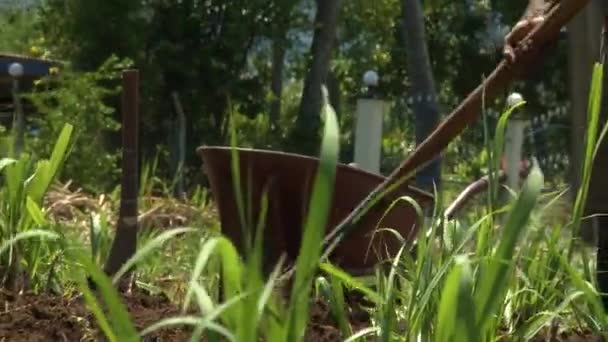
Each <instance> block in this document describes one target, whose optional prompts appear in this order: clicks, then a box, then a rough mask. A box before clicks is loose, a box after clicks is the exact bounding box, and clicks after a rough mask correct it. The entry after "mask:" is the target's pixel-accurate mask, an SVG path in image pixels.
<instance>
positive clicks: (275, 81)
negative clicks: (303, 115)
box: [270, 31, 286, 131]
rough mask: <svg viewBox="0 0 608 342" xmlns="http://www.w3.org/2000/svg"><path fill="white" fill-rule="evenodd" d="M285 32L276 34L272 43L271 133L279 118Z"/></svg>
mask: <svg viewBox="0 0 608 342" xmlns="http://www.w3.org/2000/svg"><path fill="white" fill-rule="evenodd" d="M285 35H286V32H285V31H284V32H280V33H278V35H277V37H276V38H275V39H274V41H273V42H272V76H271V85H270V90H271V91H272V95H273V96H274V99H273V100H272V102H271V104H270V127H271V129H272V131H274V130H275V129H276V128H277V125H278V122H279V118H280V117H281V104H282V96H283V71H284V69H285V68H284V64H285V53H286V46H285V43H286V37H285Z"/></svg>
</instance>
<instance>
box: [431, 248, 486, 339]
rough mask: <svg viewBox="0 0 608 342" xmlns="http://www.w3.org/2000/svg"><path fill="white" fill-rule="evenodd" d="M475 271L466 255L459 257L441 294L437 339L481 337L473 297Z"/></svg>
mask: <svg viewBox="0 0 608 342" xmlns="http://www.w3.org/2000/svg"><path fill="white" fill-rule="evenodd" d="M472 290H473V273H472V270H471V266H470V263H469V260H468V258H467V257H466V256H458V257H456V258H455V265H454V268H453V269H452V271H451V272H450V274H449V276H448V278H447V280H446V282H445V285H444V288H443V292H442V295H441V302H440V304H439V314H438V320H437V341H462V342H469V341H470V342H474V341H478V333H479V331H478V329H477V328H476V327H475V321H476V319H475V308H474V304H473V297H472Z"/></svg>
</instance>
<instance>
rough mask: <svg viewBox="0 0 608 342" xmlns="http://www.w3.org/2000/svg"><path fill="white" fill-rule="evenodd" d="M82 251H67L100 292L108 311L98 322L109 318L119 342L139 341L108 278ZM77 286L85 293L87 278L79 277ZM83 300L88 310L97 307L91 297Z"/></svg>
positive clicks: (125, 309)
mask: <svg viewBox="0 0 608 342" xmlns="http://www.w3.org/2000/svg"><path fill="white" fill-rule="evenodd" d="M84 250H85V249H84V248H80V247H75V248H74V247H72V248H69V249H68V253H69V255H70V257H71V259H72V260H74V261H76V262H78V263H79V264H80V265H82V267H83V268H84V270H85V272H86V273H87V274H88V275H89V276H90V279H91V280H93V282H94V283H95V285H96V288H97V289H98V290H99V291H100V294H101V297H102V299H103V300H104V303H105V307H106V309H107V310H108V312H107V313H106V314H105V318H103V317H102V319H101V321H100V322H102V323H103V322H104V321H107V320H108V318H109V321H110V322H111V323H112V327H113V330H112V331H113V333H114V335H116V336H117V337H118V339H119V341H128V342H131V341H139V334H138V333H137V330H136V329H135V326H134V324H133V322H132V321H131V317H130V315H129V311H128V310H127V307H126V305H125V304H124V303H123V302H122V300H121V298H120V295H119V293H118V291H117V290H116V288H114V286H113V284H112V282H111V280H110V278H109V277H108V276H107V275H106V274H105V273H104V272H103V271H102V270H101V269H100V268H99V266H97V265H96V264H94V263H93V262H92V261H91V259H90V257H89V256H88V255H86V254H85V253H83V252H82V251H84ZM78 285H79V288H80V289H81V291H83V292H86V291H87V288H88V286H89V283H88V281H87V278H86V277H79V278H78ZM85 299H87V305H88V306H89V307H90V308H92V309H96V308H98V307H99V305H98V303H97V301H92V299H93V298H92V297H85ZM98 320H99V317H98Z"/></svg>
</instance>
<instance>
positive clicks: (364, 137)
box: [354, 71, 386, 174]
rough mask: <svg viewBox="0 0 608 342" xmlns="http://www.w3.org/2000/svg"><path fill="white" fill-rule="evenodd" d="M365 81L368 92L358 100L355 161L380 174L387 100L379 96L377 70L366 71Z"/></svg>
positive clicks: (366, 169)
mask: <svg viewBox="0 0 608 342" xmlns="http://www.w3.org/2000/svg"><path fill="white" fill-rule="evenodd" d="M363 82H364V84H365V86H366V88H367V92H366V93H364V95H363V96H362V97H361V98H360V99H359V100H358V101H357V113H356V115H357V117H356V130H355V158H354V159H355V160H354V163H355V164H356V165H357V167H359V168H361V169H363V170H365V171H368V172H372V173H376V174H379V173H380V157H381V154H382V123H383V116H384V112H385V109H386V102H385V101H384V100H382V99H380V98H379V97H378V94H377V86H378V74H377V73H376V72H374V71H368V72H366V73H365V75H364V76H363Z"/></svg>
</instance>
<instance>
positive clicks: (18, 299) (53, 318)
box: [0, 292, 189, 342]
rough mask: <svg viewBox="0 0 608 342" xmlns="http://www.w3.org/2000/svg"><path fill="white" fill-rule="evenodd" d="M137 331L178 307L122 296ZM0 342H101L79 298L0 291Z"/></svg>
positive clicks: (171, 333)
mask: <svg viewBox="0 0 608 342" xmlns="http://www.w3.org/2000/svg"><path fill="white" fill-rule="evenodd" d="M122 296H123V301H124V303H125V304H126V305H127V307H128V309H129V312H130V314H131V317H132V320H133V322H134V324H135V326H136V328H137V329H144V328H146V327H148V326H149V325H151V324H153V323H155V322H158V321H160V320H161V319H163V318H166V317H168V316H172V315H177V314H178V313H179V308H178V307H177V306H174V305H172V304H171V303H170V302H169V301H168V299H166V298H163V297H159V296H150V295H147V294H144V293H133V294H123V295H122ZM0 305H1V307H0V341H11V342H13V341H14V342H20V341H32V342H34V341H41V342H42V341H70V342H71V341H102V340H104V339H103V338H102V335H101V333H100V332H99V330H97V329H96V321H95V317H94V316H93V314H92V313H90V311H89V310H88V308H87V306H86V304H85V303H84V300H83V299H82V298H80V297H75V298H62V297H58V296H50V295H33V294H24V295H15V294H12V293H8V292H0ZM188 336H189V334H188V331H186V330H185V329H170V330H164V331H160V332H159V333H157V334H155V335H154V336H147V337H146V340H147V341H159V342H160V341H186V340H187V339H188Z"/></svg>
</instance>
